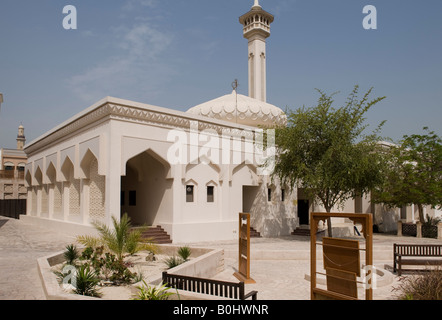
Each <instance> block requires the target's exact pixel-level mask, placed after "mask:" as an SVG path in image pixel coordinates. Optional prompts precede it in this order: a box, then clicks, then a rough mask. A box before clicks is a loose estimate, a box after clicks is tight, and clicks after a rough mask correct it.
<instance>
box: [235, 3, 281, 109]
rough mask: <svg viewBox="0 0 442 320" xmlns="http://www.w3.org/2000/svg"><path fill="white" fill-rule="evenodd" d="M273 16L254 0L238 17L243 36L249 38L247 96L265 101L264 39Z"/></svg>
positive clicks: (267, 34)
mask: <svg viewBox="0 0 442 320" xmlns="http://www.w3.org/2000/svg"><path fill="white" fill-rule="evenodd" d="M273 20H274V17H273V15H271V14H270V13H268V12H266V11H264V10H263V9H262V7H261V6H260V5H259V0H255V3H254V5H253V7H252V9H251V10H250V11H249V12H247V13H246V14H244V15H242V16H241V17H240V18H239V22H240V23H241V24H242V25H243V26H244V29H243V31H244V38H246V39H247V40H249V97H251V98H255V99H258V100H261V101H264V102H266V100H267V89H266V86H267V84H266V39H267V38H268V37H269V36H270V24H271V23H272V22H273Z"/></svg>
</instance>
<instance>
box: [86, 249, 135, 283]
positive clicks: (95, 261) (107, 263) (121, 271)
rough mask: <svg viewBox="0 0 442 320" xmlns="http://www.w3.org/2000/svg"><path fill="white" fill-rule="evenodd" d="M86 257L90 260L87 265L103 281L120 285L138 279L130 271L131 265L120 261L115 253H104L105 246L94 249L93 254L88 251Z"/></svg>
mask: <svg viewBox="0 0 442 320" xmlns="http://www.w3.org/2000/svg"><path fill="white" fill-rule="evenodd" d="M83 253H84V252H83ZM84 257H85V258H87V259H88V261H86V264H88V265H89V266H90V267H91V268H92V269H93V270H95V272H96V274H97V275H98V276H99V277H100V278H101V279H103V280H106V281H112V282H114V283H115V284H120V283H131V282H133V280H134V279H136V278H137V274H136V273H133V272H131V271H130V270H129V267H130V266H131V265H130V264H129V263H127V262H124V260H122V259H118V258H117V257H116V256H115V255H114V254H113V253H110V252H104V247H103V246H101V247H98V248H96V249H95V250H93V249H92V252H91V251H90V250H88V251H87V253H86V254H85V255H84Z"/></svg>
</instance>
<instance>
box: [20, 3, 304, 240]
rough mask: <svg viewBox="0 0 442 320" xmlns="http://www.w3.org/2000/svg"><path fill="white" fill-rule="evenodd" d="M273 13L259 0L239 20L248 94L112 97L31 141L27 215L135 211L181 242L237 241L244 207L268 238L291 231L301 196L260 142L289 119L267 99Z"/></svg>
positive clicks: (69, 224)
mask: <svg viewBox="0 0 442 320" xmlns="http://www.w3.org/2000/svg"><path fill="white" fill-rule="evenodd" d="M273 19H274V17H273V16H272V15H271V14H269V13H268V12H266V11H264V10H263V9H262V7H261V6H260V5H259V3H258V1H257V0H255V4H254V5H253V7H252V8H251V10H250V11H249V12H248V13H246V14H244V15H243V16H241V17H240V18H239V21H240V23H241V24H242V25H243V30H244V37H245V38H246V39H247V40H248V63H249V78H248V81H249V96H248V97H247V96H244V95H240V94H238V93H237V92H236V90H234V91H233V92H232V93H231V94H227V95H225V96H222V97H219V98H217V99H214V100H211V101H208V102H205V103H203V104H201V105H198V106H195V107H193V108H190V109H189V110H188V111H187V112H180V111H176V110H171V109H166V108H161V107H157V106H152V105H148V104H144V103H138V102H133V101H128V100H122V99H117V98H112V97H106V98H104V99H102V100H100V101H98V102H97V103H95V104H94V105H92V106H91V107H89V108H87V109H85V110H84V111H82V112H80V113H79V114H77V115H75V116H74V117H72V118H71V119H69V120H67V121H65V122H63V123H62V124H60V125H59V126H57V127H55V128H53V129H52V130H50V131H49V132H47V133H45V134H44V135H42V136H41V137H39V138H37V139H35V140H34V141H32V142H30V143H29V144H27V145H26V146H25V152H26V153H27V155H28V163H27V165H26V169H25V181H26V182H25V183H26V185H27V187H28V198H27V199H28V200H27V214H26V216H24V217H23V218H25V219H28V220H32V221H33V222H35V223H41V224H44V225H46V226H53V227H56V228H57V229H59V230H66V231H70V232H74V233H75V232H76V233H80V232H85V231H87V230H90V229H92V226H91V222H93V221H101V222H105V223H107V224H109V225H110V224H111V221H112V220H111V217H112V216H114V217H116V218H117V219H119V218H120V217H121V215H122V214H123V213H128V215H129V216H130V218H131V219H132V222H133V223H134V224H139V225H143V224H144V225H153V226H157V225H159V226H161V227H162V228H163V229H164V230H166V231H167V233H168V234H169V235H170V237H171V239H172V240H173V241H174V242H176V243H181V242H192V241H207V240H210V241H214V240H230V239H237V237H238V214H239V213H240V212H247V213H250V214H251V225H252V227H253V228H254V229H256V230H257V231H259V232H260V233H261V235H262V236H264V237H273V236H281V235H288V234H290V233H291V232H292V231H293V230H294V228H296V227H297V226H299V223H300V221H299V220H300V218H299V217H298V212H297V208H298V202H297V199H298V194H297V193H296V194H290V193H289V191H288V189H287V188H285V187H284V186H281V185H279V184H278V182H277V181H274V180H272V179H271V177H270V175H269V172H268V171H266V168H265V167H263V166H262V164H263V162H264V160H263V159H265V158H267V159H268V158H270V159H271V156H272V149H271V148H268V149H266V150H262V149H261V148H260V146H261V145H262V141H263V138H262V136H263V135H262V132H263V129H260V128H265V127H272V126H275V125H284V124H285V123H286V120H287V119H286V116H285V114H284V112H283V111H282V110H281V109H280V108H278V107H276V106H274V105H271V104H269V103H267V102H266V38H268V37H269V36H270V24H271V23H272V22H273ZM267 133H269V134H268V135H266V136H267V137H270V138H271V137H272V135H271V131H269V132H267ZM269 142H270V143H269V144H268V145H267V146H271V139H270V140H269ZM273 152H274V149H273ZM307 212H308V210H307ZM307 220H308V217H307Z"/></svg>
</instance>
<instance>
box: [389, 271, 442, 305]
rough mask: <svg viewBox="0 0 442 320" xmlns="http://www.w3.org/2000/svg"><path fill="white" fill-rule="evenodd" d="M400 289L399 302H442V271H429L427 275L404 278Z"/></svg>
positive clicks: (395, 289) (397, 288)
mask: <svg viewBox="0 0 442 320" xmlns="http://www.w3.org/2000/svg"><path fill="white" fill-rule="evenodd" d="M400 282H401V283H400V285H399V287H395V288H393V291H399V294H398V295H397V298H398V299H399V300H442V270H441V269H440V268H438V269H434V270H428V272H426V273H425V274H422V275H414V276H407V277H402V278H401V279H400Z"/></svg>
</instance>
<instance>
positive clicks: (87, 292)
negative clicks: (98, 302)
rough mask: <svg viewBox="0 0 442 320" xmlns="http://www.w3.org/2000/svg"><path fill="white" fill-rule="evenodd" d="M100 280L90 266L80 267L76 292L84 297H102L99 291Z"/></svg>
mask: <svg viewBox="0 0 442 320" xmlns="http://www.w3.org/2000/svg"><path fill="white" fill-rule="evenodd" d="M99 282H100V279H99V278H98V277H97V274H96V272H95V271H93V270H91V268H90V266H89V265H88V264H84V265H82V266H80V267H79V268H78V270H77V277H76V286H75V289H74V292H75V293H76V294H80V295H83V296H90V297H100V296H101V293H100V292H99V290H98V289H97V285H98V283H99Z"/></svg>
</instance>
